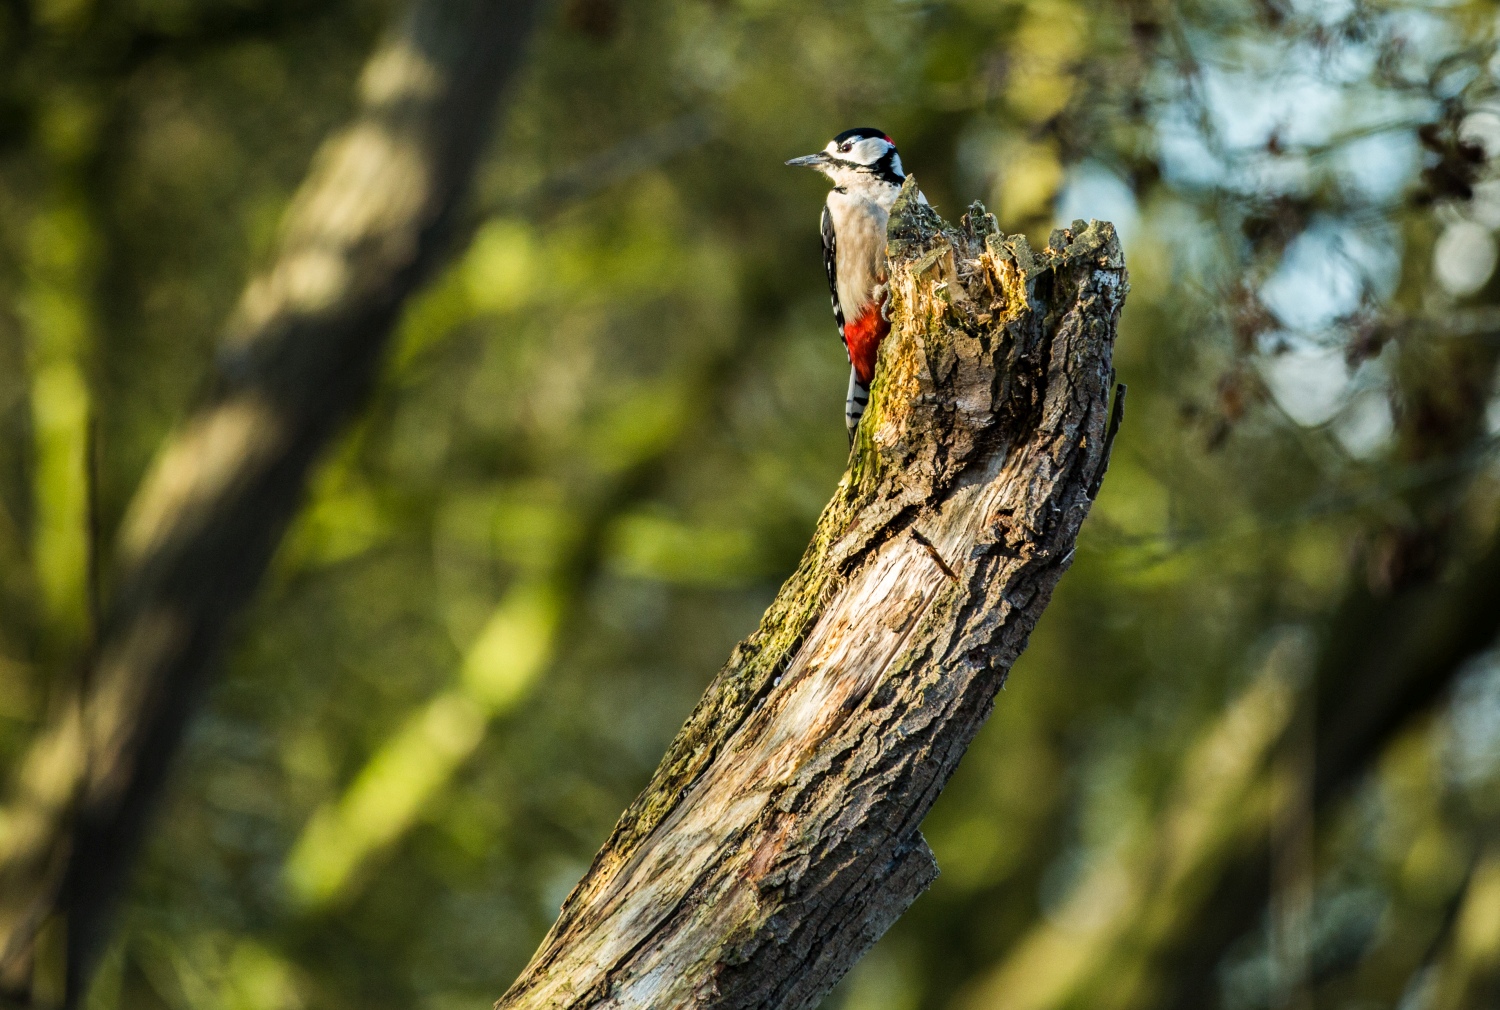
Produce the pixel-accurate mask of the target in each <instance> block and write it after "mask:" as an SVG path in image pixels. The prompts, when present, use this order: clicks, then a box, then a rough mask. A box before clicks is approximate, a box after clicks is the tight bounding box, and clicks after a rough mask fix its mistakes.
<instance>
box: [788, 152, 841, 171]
mask: <svg viewBox="0 0 1500 1010" xmlns="http://www.w3.org/2000/svg"><path fill="white" fill-rule="evenodd" d="M831 160H833V159H831V158H829V157H828V155H827V153H826V152H823V151H819V152H818V153H817V154H804V155H803V156H802V157H800V158H793V159H792V160H791V161H788V162H787V164H788V165H800V166H803V167H805V168H821V167H823V166H824V165H826V164H828V163H829V162H830V161H831Z"/></svg>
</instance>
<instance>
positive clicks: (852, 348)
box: [844, 302, 891, 386]
mask: <svg viewBox="0 0 1500 1010" xmlns="http://www.w3.org/2000/svg"><path fill="white" fill-rule="evenodd" d="M882 304H883V303H881V302H871V303H870V304H869V305H867V306H865V310H864V311H863V312H861V313H860V314H859V315H858V316H856V317H855V318H854V319H852V320H850V321H848V322H846V323H844V343H845V344H847V345H848V346H849V362H850V364H852V365H853V366H854V374H855V375H857V376H859V381H860V384H861V385H863V386H868V385H869V384H870V380H871V379H873V378H875V353H876V352H877V351H879V350H880V342H881V341H882V340H884V339H885V335H886V334H887V333H889V332H890V331H891V324H890V323H889V322H888V321H887V320H886V319H885V317H884V316H882V315H881V314H880V306H881V305H882Z"/></svg>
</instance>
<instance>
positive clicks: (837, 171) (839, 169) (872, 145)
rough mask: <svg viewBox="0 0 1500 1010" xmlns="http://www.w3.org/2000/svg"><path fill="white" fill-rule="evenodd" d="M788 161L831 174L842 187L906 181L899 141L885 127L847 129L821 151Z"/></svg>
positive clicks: (896, 184)
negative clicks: (883, 128) (897, 148)
mask: <svg viewBox="0 0 1500 1010" xmlns="http://www.w3.org/2000/svg"><path fill="white" fill-rule="evenodd" d="M787 164H788V165H803V166H806V167H807V168H811V169H816V170H817V171H819V172H822V173H823V174H824V175H826V176H828V178H829V180H831V181H832V182H833V185H834V188H835V189H838V190H841V191H848V190H850V189H853V190H861V189H866V188H871V187H875V186H878V187H882V188H883V187H887V186H894V187H896V188H897V189H899V188H900V187H901V184H902V183H903V182H905V181H906V170H905V169H904V168H902V167H901V155H899V154H897V153H896V142H895V141H894V140H892V139H891V138H890V137H888V136H886V135H885V133H884V132H883V131H881V130H877V129H875V128H874V127H871V126H860V127H856V128H855V129H852V130H845V131H844V132H843V133H841V134H839V135H838V136H837V137H834V138H833V139H832V140H830V141H829V142H828V146H827V147H825V148H823V150H821V151H819V152H818V153H817V154H809V155H806V156H805V157H801V158H793V159H792V160H791V161H788V162H787Z"/></svg>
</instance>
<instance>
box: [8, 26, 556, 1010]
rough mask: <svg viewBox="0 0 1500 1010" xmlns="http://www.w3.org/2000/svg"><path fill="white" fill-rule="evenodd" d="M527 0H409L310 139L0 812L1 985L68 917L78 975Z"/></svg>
mask: <svg viewBox="0 0 1500 1010" xmlns="http://www.w3.org/2000/svg"><path fill="white" fill-rule="evenodd" d="M533 8H534V2H533V0H419V2H418V3H417V4H416V6H415V7H414V9H413V10H412V11H411V12H410V13H409V15H408V16H407V17H406V18H405V20H404V21H403V23H402V24H401V26H400V28H399V30H398V31H396V32H395V33H394V35H393V37H392V38H391V39H390V41H389V42H388V43H386V44H385V45H383V46H382V47H381V48H380V49H379V50H378V51H377V52H376V53H375V55H374V56H373V57H372V58H371V60H370V61H369V63H368V64H367V66H366V67H365V70H364V73H363V76H362V78H361V81H360V99H361V105H360V110H359V112H358V114H357V116H356V118H355V121H354V122H353V124H352V125H350V126H349V127H348V128H347V129H345V130H344V131H342V132H341V133H339V134H337V135H336V136H334V137H333V138H331V139H330V140H329V141H328V143H327V144H326V145H325V146H324V149H323V150H322V151H321V152H320V154H319V155H318V157H317V160H316V162H315V164H314V167H313V169H312V171H311V174H310V175H309V177H308V179H307V181H306V182H305V183H304V184H303V186H302V188H301V190H300V191H299V193H298V194H297V197H296V199H295V201H294V203H293V206H292V208H291V210H290V213H289V216H288V220H287V224H286V230H285V234H284V238H283V241H282V245H281V250H280V253H279V255H278V257H277V259H276V260H275V262H274V263H273V264H272V265H271V267H270V269H269V270H268V271H267V272H266V273H265V274H264V275H262V276H261V277H259V278H257V279H256V280H254V281H253V282H252V283H251V284H250V285H249V286H248V287H247V288H246V290H245V293H244V295H243V297H242V299H241V302H240V306H239V308H238V310H237V312H236V314H235V316H234V318H233V319H232V321H231V322H230V324H229V327H228V330H227V332H226V334H225V338H224V342H223V345H222V349H221V352H220V357H219V360H218V363H217V375H216V383H215V388H214V391H213V393H212V394H211V395H210V396H209V398H208V400H207V402H206V403H205V405H204V406H203V407H202V408H200V409H199V410H198V411H197V412H196V413H195V414H194V415H193V416H192V417H191V418H190V419H189V420H188V421H187V422H186V423H185V424H184V425H183V426H182V428H181V429H180V430H179V431H178V432H177V433H176V434H175V435H174V436H173V437H172V438H171V439H169V440H168V442H167V443H166V444H165V445H164V447H163V449H162V451H161V453H160V455H159V457H158V459H157V462H156V465H155V467H154V469H153V470H152V472H151V473H150V474H149V475H148V477H147V478H146V480H145V481H144V483H143V484H142V486H141V488H140V490H139V491H138V493H137V494H136V497H135V500H134V502H133V504H132V506H131V510H130V515H129V517H128V519H127V522H126V525H125V528H124V530H123V532H122V535H121V538H120V544H121V548H120V554H119V557H118V558H117V560H116V564H117V569H118V571H117V574H116V581H117V584H118V585H119V587H120V589H119V592H118V593H117V594H116V596H115V598H114V600H113V601H112V604H111V606H110V607H109V609H108V612H107V613H106V615H105V618H104V622H103V626H102V628H101V631H100V635H99V639H98V644H97V646H96V648H95V650H94V652H93V656H92V659H91V660H90V662H89V663H88V664H86V669H85V671H84V673H83V676H82V677H81V678H80V686H79V689H78V690H77V692H76V693H74V694H73V696H72V697H71V698H70V699H69V700H68V702H67V703H66V704H64V705H63V706H61V708H60V710H59V711H58V712H57V713H56V718H54V719H53V721H52V723H51V725H49V726H48V727H47V728H46V729H44V730H43V732H42V733H41V734H40V735H39V737H38V739H37V741H36V742H35V743H34V745H33V747H32V750H31V752H30V754H29V755H28V756H27V757H26V759H25V760H24V761H23V762H22V765H21V771H20V774H19V781H18V782H17V783H16V786H15V789H14V792H13V795H12V798H11V801H10V804H9V806H8V807H7V808H6V809H5V811H4V814H3V819H0V991H3V992H4V993H6V994H7V995H9V996H11V997H12V998H14V999H17V1000H19V1001H21V1002H23V1003H26V1002H32V1001H33V999H34V997H35V995H36V993H35V988H34V986H35V985H36V984H37V983H38V982H42V983H44V987H46V988H51V989H54V990H55V988H56V980H55V979H52V980H44V979H41V978H40V977H39V976H40V975H45V974H47V973H48V971H49V968H48V966H47V965H45V964H40V965H39V964H38V959H37V956H36V955H37V946H38V944H37V940H38V937H39V935H48V936H55V935H57V934H58V933H59V931H60V930H63V929H65V933H66V949H65V952H63V953H64V956H65V957H66V962H65V965H66V966H65V973H66V989H65V992H66V999H67V1001H68V1002H69V1003H70V1004H76V1003H77V1001H78V1000H79V999H80V997H81V996H82V994H83V988H84V985H85V984H86V982H87V979H88V976H89V972H90V968H91V967H92V964H93V962H94V961H95V960H96V958H97V955H98V952H99V950H100V948H101V946H102V943H103V941H104V938H105V935H106V932H107V929H106V927H107V918H108V911H109V907H110V905H111V904H112V902H113V900H114V899H115V897H116V896H117V894H118V892H119V890H120V887H121V885H122V882H123V880H124V878H125V873H126V870H127V869H128V867H129V863H130V860H131V856H132V855H133V853H134V851H135V849H136V847H137V843H138V841H139V838H140V835H141V831H142V828H143V825H144V822H145V817H146V814H147V813H148V811H149V809H150V807H151V802H152V800H153V799H154V797H155V796H156V794H157V793H158V792H159V791H160V788H161V784H162V781H163V778H164V776H165V773H166V770H167V767H168V764H169V762H170V760H171V757H172V755H173V754H174V753H175V751H176V749H177V746H178V743H179V742H180V740H181V737H182V732H183V727H184V725H185V723H186V721H187V717H188V714H189V713H190V711H191V709H192V706H193V702H194V701H195V699H196V698H197V696H198V695H199V693H200V689H201V687H202V684H203V682H204V680H205V676H206V671H207V669H208V668H209V666H210V665H211V664H212V663H213V661H214V660H215V659H216V658H217V656H218V654H219V651H220V649H221V648H222V645H223V642H224V637H225V633H226V631H227V630H228V628H229V626H230V623H231V621H232V620H233V619H234V618H235V616H236V615H237V614H238V613H239V612H240V611H241V610H242V609H243V607H244V605H245V603H246V602H247V601H248V599H249V598H250V596H251V594H252V593H253V591H254V589H255V587H256V585H257V584H258V583H259V581H260V578H261V575H262V573H263V572H264V570H265V567H266V564H267V562H268V561H269V559H270V557H271V554H272V552H273V551H274V550H275V548H276V544H277V542H278V541H279V539H280V537H281V534H282V532H283V531H284V530H285V528H286V525H287V523H288V522H289V521H290V519H291V517H292V515H293V513H294V511H295V509H296V507H297V504H298V501H299V500H300V497H301V494H302V491H303V487H304V485H305V483H306V478H307V473H308V469H309V467H310V466H311V465H312V463H313V462H314V460H315V459H316V458H317V456H318V454H319V452H320V451H321V450H322V449H323V447H324V446H326V445H327V444H328V442H329V440H330V439H331V438H332V437H333V436H334V435H335V434H336V433H337V432H338V431H339V429H340V427H341V425H342V424H343V422H345V421H346V420H347V419H348V418H349V417H350V415H351V414H352V413H353V412H354V411H355V410H357V409H358V407H359V405H360V404H361V403H362V402H363V400H364V398H365V396H366V394H367V393H368V392H369V390H370V388H371V385H372V381H373V379H374V376H375V374H376V370H377V366H378V364H379V362H380V359H381V351H382V349H383V347H384V346H385V343H386V338H387V336H388V335H389V333H390V331H391V328H392V326H393V324H394V323H395V321H396V319H397V317H398V314H399V312H400V310H401V307H402V305H403V304H404V302H405V299H406V297H407V296H408V295H409V294H410V293H411V292H412V291H413V290H414V289H415V287H416V286H417V285H418V284H419V283H420V282H421V281H422V280H423V279H424V278H425V277H426V276H427V275H428V274H429V273H430V271H431V270H432V268H433V266H434V265H435V264H436V263H437V262H438V261H439V260H440V259H441V258H442V256H443V254H444V253H445V252H446V251H447V249H448V247H449V245H450V244H451V243H450V240H451V236H452V231H453V225H454V223H455V219H456V211H457V208H458V205H459V202H460V200H461V198H462V196H463V195H464V193H465V192H466V190H467V188H468V183H469V180H470V177H471V175H472V173H473V168H474V164H475V161H476V159H477V156H478V154H479V151H480V148H481V147H482V145H483V143H484V140H485V138H486V137H487V136H488V134H489V129H488V127H489V126H490V124H491V121H492V118H493V115H494V106H495V100H496V97H497V95H498V94H499V91H500V89H501V88H502V86H503V85H504V84H505V82H506V81H507V80H508V79H509V78H510V77H511V76H512V74H513V72H514V70H515V68H516V67H517V66H518V64H519V62H520V60H521V55H522V50H523V43H524V41H525V39H526V37H527V34H528V31H529V28H530V23H531V17H532V11H533ZM44 960H45V959H44ZM55 967H60V965H58V966H55ZM54 974H55V972H54Z"/></svg>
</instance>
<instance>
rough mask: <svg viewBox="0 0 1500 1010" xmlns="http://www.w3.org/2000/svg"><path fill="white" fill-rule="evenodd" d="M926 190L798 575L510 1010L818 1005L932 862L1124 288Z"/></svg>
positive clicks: (1027, 627)
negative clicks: (843, 451) (867, 390)
mask: <svg viewBox="0 0 1500 1010" xmlns="http://www.w3.org/2000/svg"><path fill="white" fill-rule="evenodd" d="M914 193H915V187H914V185H913V183H911V182H908V183H907V188H906V190H905V191H903V194H902V197H901V199H900V200H899V201H898V202H897V204H896V207H895V209H894V211H893V213H892V216H891V224H890V232H889V255H890V262H891V266H892V273H891V285H890V286H891V313H892V320H893V326H892V330H891V335H890V337H888V338H887V340H886V341H885V344H884V345H883V346H882V348H881V352H880V362H879V367H878V369H877V372H876V379H875V385H874V388H873V389H872V391H871V398H870V406H869V409H868V411H867V413H866V414H865V417H864V421H863V422H862V425H861V427H860V429H859V433H858V438H857V440H856V443H855V446H854V449H853V452H852V453H851V457H850V464H849V470H848V472H847V473H846V474H845V476H844V479H843V481H842V482H841V483H840V484H839V486H838V490H837V491H836V492H835V494H834V497H833V500H832V501H831V502H830V503H829V504H828V507H827V508H826V509H824V511H823V515H822V517H821V519H820V520H819V522H818V527H817V531H816V533H815V534H814V535H813V540H812V543H811V545H810V546H809V547H808V549H807V553H806V554H805V555H804V557H803V559H802V562H801V565H800V566H799V567H798V569H797V571H796V572H795V574H793V575H792V577H791V578H790V579H788V580H787V582H786V584H785V585H784V586H783V587H782V588H781V592H780V594H779V595H778V596H777V598H776V601H775V603H773V604H772V605H771V608H770V609H769V610H768V611H767V612H766V615H765V617H764V618H763V619H762V621H761V625H760V628H759V629H758V630H757V631H756V632H755V633H754V634H753V635H751V636H750V637H749V638H748V639H746V640H745V641H744V642H742V643H740V645H739V646H737V647H736V648H735V650H734V652H733V654H732V655H731V656H730V658H729V662H728V664H727V665H725V667H724V669H723V670H722V671H720V673H719V675H718V677H717V678H715V680H714V682H713V683H712V684H711V685H710V686H709V688H708V691H707V693H705V695H704V696H703V699H702V701H701V702H699V704H698V707H697V708H696V709H695V710H694V712H693V714H692V715H691V716H690V717H689V718H688V721H687V723H686V725H685V726H683V728H682V731H681V732H679V733H678V735H677V738H676V739H675V740H673V741H672V744H671V746H670V747H669V748H668V750H667V754H666V757H665V758H663V760H662V763H661V766H660V767H659V768H658V769H657V771H656V774H655V776H654V777H653V779H652V780H651V783H650V784H649V785H648V786H647V787H646V789H645V791H644V792H642V793H641V795H640V796H639V798H637V799H636V801H635V802H634V803H633V804H631V806H630V808H629V809H628V810H626V811H625V813H624V815H623V816H621V818H620V821H619V823H618V824H617V825H616V826H615V829H614V832H613V834H612V835H611V836H610V838H609V840H608V841H607V842H606V843H605V845H604V848H603V849H601V850H600V852H599V854H598V855H597V856H596V857H595V858H594V862H593V865H592V866H591V867H590V869H589V871H588V873H587V874H586V875H585V876H584V878H583V880H582V881H581V882H580V883H579V884H578V886H577V887H576V888H575V889H574V891H573V893H572V894H571V895H569V897H568V900H567V901H566V902H565V903H564V904H563V907H562V913H561V915H560V916H559V917H558V920H557V923H556V925H554V926H553V928H552V931H551V932H550V933H549V934H548V936H547V938H546V939H545V940H544V941H543V943H542V946H541V948H540V950H538V952H537V953H536V955H535V957H534V958H533V959H532V961H531V964H530V965H528V966H527V968H526V970H525V971H524V972H523V973H522V974H521V977H520V978H519V979H518V980H517V981H516V983H515V984H514V985H513V986H512V987H511V989H510V991H509V992H507V993H506V994H505V996H504V997H502V998H501V999H500V1001H499V1002H498V1003H497V1004H496V1006H497V1008H498V1010H543V1008H575V1007H576V1008H582V1007H610V1008H640V1010H645V1008H651V1010H668V1008H676V1007H715V1008H720V1007H722V1008H729V1007H733V1008H751V1007H757V1008H766V1010H798V1008H802V1007H809V1006H813V1005H815V1004H816V1003H817V1002H818V1000H820V999H821V998H822V997H823V996H824V994H826V993H827V992H828V990H829V989H830V988H832V986H833V985H834V983H836V982H837V981H838V980H839V979H840V978H841V977H842V976H843V975H844V973H845V972H846V971H848V970H849V968H850V967H851V966H852V965H853V964H854V962H855V961H856V960H858V958H859V957H860V955H862V954H863V953H864V952H865V951H866V950H867V949H868V948H869V947H870V945H871V944H873V943H874V942H875V940H876V939H877V938H879V937H880V935H881V934H882V933H884V932H885V930H886V929H887V928H888V927H889V926H890V925H891V924H892V923H893V922H894V921H895V920H896V918H897V917H898V916H899V915H900V914H901V913H902V912H903V911H905V909H906V908H907V906H909V905H910V904H911V902H912V901H913V900H914V899H915V898H916V897H917V895H919V894H920V893H921V892H922V891H923V890H925V889H926V888H927V886H928V885H929V884H930V883H931V882H932V880H933V879H934V877H935V876H936V875H937V865H936V863H935V862H934V860H933V857H932V853H931V852H930V851H929V849H928V848H927V844H926V842H925V841H924V840H923V839H922V836H921V833H920V832H919V831H918V827H919V825H920V824H921V821H922V817H923V816H924V815H925V814H926V813H927V810H928V809H929V808H930V807H931V806H932V803H933V801H934V800H936V799H937V796H938V793H939V792H940V791H941V790H942V788H943V785H944V783H945V782H947V780H948V776H949V775H951V774H952V772H953V770H954V768H955V767H956V766H957V764H958V760H959V758H960V756H961V755H962V754H963V752H964V749H965V748H966V747H967V746H968V744H969V741H970V740H971V739H973V737H974V734H975V733H976V732H977V731H978V729H979V727H980V725H981V724H982V723H983V721H984V719H985V717H986V716H987V715H988V714H989V711H990V708H991V705H992V704H993V701H994V698H995V694H996V692H997V691H998V690H999V689H1000V687H1001V685H1002V684H1004V682H1005V678H1006V675H1007V673H1008V671H1009V670H1010V667H1011V664H1012V663H1013V662H1015V659H1016V657H1017V656H1019V655H1020V653H1021V650H1022V649H1023V648H1025V646H1026V641H1027V637H1028V636H1029V635H1030V633H1031V629H1032V627H1033V626H1034V625H1035V624H1036V620H1037V617H1038V616H1039V615H1040V614H1041V612H1042V609H1043V608H1044V607H1045V606H1046V605H1047V601H1048V600H1049V599H1050V597H1051V595H1052V589H1053V586H1055V585H1056V584H1057V580H1058V578H1059V577H1060V576H1061V575H1062V573H1063V572H1064V571H1065V570H1066V569H1067V567H1068V564H1069V562H1070V561H1071V560H1072V556H1073V545H1074V542H1075V540H1076V538H1077V536H1078V531H1079V527H1080V526H1081V525H1082V523H1083V520H1084V517H1085V516H1086V515H1087V514H1088V510H1089V506H1090V504H1091V502H1092V500H1093V496H1094V494H1095V492H1096V491H1097V490H1098V486H1099V481H1100V479H1101V478H1102V477H1103V473H1104V469H1105V467H1106V466H1107V465H1108V462H1109V448H1110V441H1111V440H1112V437H1113V433H1114V429H1115V427H1116V426H1117V425H1118V422H1119V417H1120V408H1121V406H1122V399H1121V394H1122V393H1123V389H1122V390H1121V393H1117V394H1116V396H1115V403H1116V406H1115V409H1114V412H1113V415H1111V412H1110V410H1109V403H1108V400H1109V393H1110V386H1111V383H1112V372H1111V369H1110V355H1111V350H1112V347H1113V343H1114V337H1115V330H1116V324H1117V321H1118V319H1119V314H1120V309H1121V306H1122V304H1123V302H1124V299H1125V293H1126V288H1127V284H1126V273H1125V266H1124V259H1123V257H1122V255H1121V252H1120V246H1119V243H1118V241H1117V240H1116V237H1115V233H1114V229H1113V227H1112V226H1110V225H1109V224H1104V223H1098V222H1092V223H1089V224H1088V225H1085V224H1084V223H1083V222H1081V221H1080V222H1075V223H1074V226H1073V228H1072V229H1064V230H1059V231H1058V232H1055V233H1054V234H1053V236H1052V241H1051V243H1050V244H1049V247H1048V248H1047V249H1045V250H1043V251H1041V252H1033V251H1032V249H1031V248H1030V247H1029V246H1028V244H1027V242H1026V240H1025V239H1024V238H1020V237H1012V236H1005V235H1002V234H1000V232H999V229H998V228H997V227H996V225H995V220H994V218H993V217H991V216H989V215H988V214H986V213H985V211H984V208H983V207H982V206H980V205H978V204H976V205H975V206H974V207H972V208H971V209H970V211H969V213H968V214H967V215H966V216H965V217H964V219H963V222H962V223H961V224H960V225H959V226H958V227H956V228H955V227H953V226H950V225H948V224H945V223H944V222H943V221H941V220H940V219H939V218H938V216H937V215H936V214H935V213H934V212H933V211H932V210H931V209H930V208H929V207H927V206H925V205H923V204H920V203H917V202H915V201H914V200H912V199H910V197H911V196H912V195H913V194H914Z"/></svg>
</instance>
